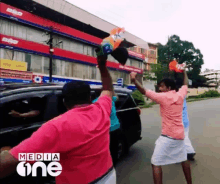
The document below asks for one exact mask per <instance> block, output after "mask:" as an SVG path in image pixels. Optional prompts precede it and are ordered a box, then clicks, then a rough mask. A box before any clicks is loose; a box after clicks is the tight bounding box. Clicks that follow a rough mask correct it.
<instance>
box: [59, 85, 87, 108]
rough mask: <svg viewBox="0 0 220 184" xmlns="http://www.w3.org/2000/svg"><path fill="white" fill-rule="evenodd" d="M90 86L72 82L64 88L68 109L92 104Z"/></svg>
mask: <svg viewBox="0 0 220 184" xmlns="http://www.w3.org/2000/svg"><path fill="white" fill-rule="evenodd" d="M90 92H91V88H90V85H89V84H88V83H86V82H83V81H71V82H69V83H66V84H65V85H64V86H63V90H62V93H63V97H64V101H65V104H66V105H67V106H68V107H72V106H74V105H79V104H86V103H89V102H90V99H91V98H90V97H91V93H90Z"/></svg>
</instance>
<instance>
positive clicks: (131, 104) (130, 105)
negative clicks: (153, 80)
mask: <svg viewBox="0 0 220 184" xmlns="http://www.w3.org/2000/svg"><path fill="white" fill-rule="evenodd" d="M134 107H136V105H135V103H134V101H133V99H132V98H131V97H130V96H128V98H127V100H126V101H125V103H124V104H123V105H122V108H121V109H129V108H134Z"/></svg>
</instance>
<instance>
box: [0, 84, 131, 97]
mask: <svg viewBox="0 0 220 184" xmlns="http://www.w3.org/2000/svg"><path fill="white" fill-rule="evenodd" d="M63 86H64V84H63V83H44V84H36V83H27V84H25V83H10V84H3V85H0V97H2V96H8V95H10V94H14V93H21V92H25V91H41V90H50V89H54V90H56V89H62V88H63ZM90 87H91V89H92V90H95V89H97V90H99V89H100V90H101V88H102V85H90ZM114 90H115V91H116V92H122V93H131V92H132V90H129V89H127V88H122V87H119V86H114Z"/></svg>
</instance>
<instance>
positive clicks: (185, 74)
mask: <svg viewBox="0 0 220 184" xmlns="http://www.w3.org/2000/svg"><path fill="white" fill-rule="evenodd" d="M188 83H189V81H188V76H187V73H186V70H184V72H183V85H186V86H187V87H188Z"/></svg>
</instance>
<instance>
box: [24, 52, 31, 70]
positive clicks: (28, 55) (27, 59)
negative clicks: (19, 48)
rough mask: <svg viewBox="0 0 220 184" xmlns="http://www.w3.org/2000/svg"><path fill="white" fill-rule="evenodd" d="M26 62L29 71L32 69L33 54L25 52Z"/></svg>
mask: <svg viewBox="0 0 220 184" xmlns="http://www.w3.org/2000/svg"><path fill="white" fill-rule="evenodd" d="M25 62H26V63H27V71H31V55H30V54H25Z"/></svg>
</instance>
